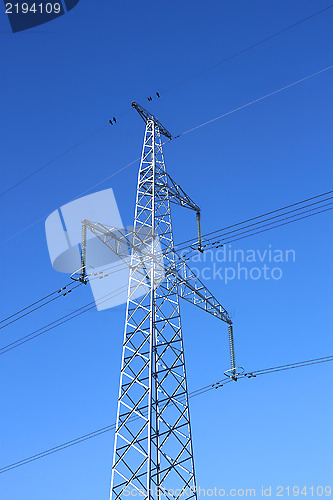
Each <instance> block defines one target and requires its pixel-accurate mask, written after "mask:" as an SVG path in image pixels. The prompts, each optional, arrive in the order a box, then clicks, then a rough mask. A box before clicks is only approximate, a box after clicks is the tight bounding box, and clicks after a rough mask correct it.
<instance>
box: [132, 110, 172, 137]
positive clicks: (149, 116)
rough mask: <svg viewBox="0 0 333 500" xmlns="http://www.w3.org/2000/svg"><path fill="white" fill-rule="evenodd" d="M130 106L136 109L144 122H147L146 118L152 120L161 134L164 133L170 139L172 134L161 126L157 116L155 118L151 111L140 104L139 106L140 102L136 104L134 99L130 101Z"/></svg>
mask: <svg viewBox="0 0 333 500" xmlns="http://www.w3.org/2000/svg"><path fill="white" fill-rule="evenodd" d="M132 108H134V109H136V110H137V112H138V113H139V115H140V116H141V118H142V119H143V121H144V122H145V123H147V121H148V120H152V121H153V122H154V124H155V125H156V126H157V127H158V128H159V131H160V133H161V134H162V135H164V136H165V137H167V138H168V139H172V135H171V134H170V132H168V131H167V129H166V128H165V127H163V125H162V123H161V122H160V121H159V120H158V119H157V118H155V116H154V115H153V114H152V113H149V111H147V110H146V109H144V108H143V107H142V106H140V104H138V103H137V102H135V101H133V102H132Z"/></svg>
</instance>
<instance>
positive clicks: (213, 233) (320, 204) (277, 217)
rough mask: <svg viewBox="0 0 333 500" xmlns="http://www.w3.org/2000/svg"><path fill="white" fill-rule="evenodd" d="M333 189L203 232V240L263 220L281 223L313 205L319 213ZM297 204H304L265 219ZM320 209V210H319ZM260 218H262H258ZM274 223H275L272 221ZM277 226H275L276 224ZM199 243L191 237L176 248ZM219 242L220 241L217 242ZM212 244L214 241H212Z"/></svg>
mask: <svg viewBox="0 0 333 500" xmlns="http://www.w3.org/2000/svg"><path fill="white" fill-rule="evenodd" d="M332 193H333V191H327V192H326V193H322V194H319V195H316V196H312V197H311V198H307V199H305V200H302V201H298V202H296V203H292V204H290V205H286V206H284V207H281V208H278V209H275V210H272V211H270V212H266V213H264V214H261V215H257V216H255V217H251V218H250V219H245V220H243V221H241V222H237V223H235V224H231V225H230V226H225V227H223V228H221V229H216V230H214V231H211V232H209V233H206V234H203V235H202V241H203V242H205V243H206V244H207V243H209V242H211V241H212V240H215V239H216V238H220V237H222V236H225V235H228V234H232V233H238V232H239V233H240V232H241V231H243V230H244V229H247V228H249V227H253V226H259V227H264V225H263V226H261V224H262V223H263V222H267V221H271V220H274V219H275V222H274V224H275V223H276V224H277V223H279V222H280V221H281V220H285V219H283V217H284V216H285V215H289V214H291V213H293V214H294V215H293V216H292V217H295V218H296V217H297V216H298V215H300V214H303V213H306V212H307V211H304V212H301V211H302V210H304V209H305V208H309V207H312V206H314V205H318V206H316V207H315V208H313V209H310V210H318V212H316V213H314V214H312V215H316V214H317V213H321V212H322V210H321V208H322V207H326V206H330V205H331V204H332V202H330V201H329V200H332V199H333V196H328V197H326V198H323V197H324V196H327V195H328V194H332ZM318 198H322V199H321V200H319V201H316V202H314V203H307V204H306V202H308V201H312V200H315V199H318ZM324 201H329V203H327V204H324V203H323V202H324ZM297 205H302V206H300V207H298V208H293V210H288V211H284V212H283V213H280V214H279V215H275V216H273V217H269V218H266V219H263V217H266V216H267V215H272V214H276V213H278V212H282V211H283V210H286V209H287V208H292V207H296V206H297ZM310 210H309V211H310ZM319 210H320V211H319ZM328 210H329V209H328ZM323 211H326V210H323ZM302 218H303V217H301V218H300V219H302ZM258 219H261V220H258ZM300 219H295V221H296V220H300ZM255 220H257V221H258V222H255V223H252V224H247V225H244V224H246V223H247V222H252V221H255ZM291 222H294V220H292V221H291ZM272 224H273V223H272ZM238 226H242V227H238ZM237 227H238V229H235V230H233V231H227V232H226V230H227V229H232V228H237ZM274 227H275V226H274ZM276 227H279V226H276ZM254 229H258V227H255V228H254ZM272 229H273V228H272ZM196 243H197V239H196V238H191V239H188V240H185V241H182V242H181V243H178V244H177V245H176V246H175V247H176V250H177V251H181V250H183V249H186V248H189V247H192V246H194V245H195V244H196ZM216 243H218V242H216ZM210 244H212V243H210ZM203 247H205V245H203Z"/></svg>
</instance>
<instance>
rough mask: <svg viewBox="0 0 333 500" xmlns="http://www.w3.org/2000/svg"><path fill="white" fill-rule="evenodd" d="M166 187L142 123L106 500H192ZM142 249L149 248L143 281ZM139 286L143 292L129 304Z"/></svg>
mask: <svg viewBox="0 0 333 500" xmlns="http://www.w3.org/2000/svg"><path fill="white" fill-rule="evenodd" d="M167 185H168V178H167V174H166V171H165V164H164V158H163V152H162V144H161V138H160V133H159V129H158V127H157V126H156V124H155V122H154V121H153V120H148V121H147V126H146V133H145V139H144V146H143V152H142V158H141V164H140V171H139V178H138V188H137V200H136V212H135V221H134V231H133V242H132V247H131V248H132V253H131V264H130V265H131V270H130V283H129V294H128V302H127V313H126V325H125V334H124V346H123V359H122V367H121V380H120V392H119V401H118V415H117V428H116V439H115V449H114V459H113V469H112V486H111V498H112V499H120V498H124V497H125V495H126V493H127V492H126V493H124V492H125V490H126V489H127V490H130V491H131V490H133V489H134V490H136V492H137V494H138V495H139V493H140V495H142V496H141V498H146V499H149V500H150V499H159V498H161V497H162V495H163V497H164V498H196V493H195V475H194V464H193V451H192V440H191V429H190V415H189V407H188V397H187V385H186V374H185V361H184V351H183V340H182V331H181V322H180V311H179V296H178V283H177V278H176V277H169V278H168V280H167V281H166V279H165V271H164V269H168V268H169V267H173V266H174V265H175V256H174V253H173V252H172V251H171V250H172V249H173V235H172V225H171V213H170V200H169V193H168V188H167ZM156 236H158V238H157V237H156ZM120 239H121V238H120ZM143 243H144V245H145V247H146V248H149V247H150V248H151V251H150V253H147V254H146V258H145V269H146V273H145V275H143V273H142V265H141V264H142V244H143ZM147 256H148V257H150V259H149V258H148V259H147ZM147 261H148V262H147ZM162 264H163V265H162ZM143 282H145V284H146V290H147V291H146V293H145V294H144V295H143V296H142V297H140V298H139V299H138V298H135V291H136V290H137V288H138V287H140V286H142V284H143ZM147 283H148V286H147Z"/></svg>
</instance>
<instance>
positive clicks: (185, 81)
mask: <svg viewBox="0 0 333 500" xmlns="http://www.w3.org/2000/svg"><path fill="white" fill-rule="evenodd" d="M332 7H333V4H330V5H328V6H327V7H325V8H324V9H321V10H319V11H317V12H314V13H313V14H311V15H310V16H307V17H304V18H303V19H300V20H299V21H297V22H296V23H293V24H290V25H289V26H287V27H285V28H283V29H282V30H279V31H277V32H275V33H273V34H272V35H269V36H268V37H265V38H263V39H262V40H259V41H258V42H256V43H254V44H252V45H249V46H248V47H245V48H244V49H242V50H240V51H238V52H235V53H234V54H232V55H230V56H228V57H226V58H224V59H222V60H220V61H218V62H216V63H215V64H213V65H211V66H208V67H207V68H205V69H203V70H201V71H199V72H197V73H194V74H192V75H190V76H188V77H187V78H185V79H184V80H181V81H179V82H177V83H175V84H173V85H172V86H170V87H168V88H167V89H165V90H163V91H160V92H159V93H158V94H159V95H158V97H160V95H162V94H166V93H167V92H170V91H171V90H173V89H175V88H177V87H179V86H181V85H184V84H185V83H187V82H188V81H190V80H193V79H194V78H197V77H198V76H200V75H202V74H204V73H207V72H208V71H211V70H212V69H215V68H216V67H218V66H220V65H222V64H224V63H226V62H228V61H231V60H232V59H235V58H236V57H238V56H240V55H242V54H245V53H246V52H248V51H250V50H253V49H254V48H256V47H258V46H259V45H262V44H263V43H265V42H268V41H269V40H271V39H273V38H275V37H277V36H279V35H281V34H283V33H285V32H287V31H289V30H291V29H293V28H295V27H297V26H299V25H300V24H302V23H304V22H306V21H309V20H310V19H312V18H314V17H315V16H318V15H319V14H322V13H324V12H326V11H328V10H329V9H331V8H332ZM127 112H128V109H127V110H126V111H124V112H122V113H121V114H120V115H119V117H120V116H123V115H124V114H126V113H127ZM108 126H109V123H107V124H104V125H103V126H102V127H99V128H97V129H96V130H94V131H93V132H91V133H90V134H89V135H87V136H85V137H84V138H82V139H81V140H79V141H78V142H76V143H75V144H73V145H72V146H70V147H69V148H67V149H66V150H65V151H63V152H62V153H60V154H59V155H57V156H55V157H54V158H53V159H52V160H49V161H48V162H46V163H44V164H43V165H42V166H40V167H39V168H37V169H36V170H34V171H33V172H31V173H30V174H28V175H26V176H25V177H23V178H22V179H20V180H19V181H18V182H16V183H15V184H13V185H12V186H10V187H9V188H7V189H5V190H4V191H2V192H1V193H0V197H2V196H4V195H5V194H7V193H9V192H10V191H12V190H13V189H15V188H16V187H18V186H19V185H21V184H22V183H24V182H25V181H27V180H28V179H30V178H31V177H33V176H34V175H36V174H37V173H39V172H40V171H42V170H44V169H45V168H46V167H48V166H49V165H51V164H52V163H54V162H55V161H57V160H58V159H59V158H62V157H63V156H65V155H66V154H67V153H69V152H70V151H72V150H73V149H75V148H77V147H78V146H80V145H81V144H83V143H84V142H86V141H87V140H89V139H90V138H91V137H93V136H95V135H96V134H98V133H99V132H101V131H102V130H104V129H105V128H106V127H108ZM102 182H103V181H102ZM99 184H100V183H98V184H97V185H99ZM90 189H93V188H90Z"/></svg>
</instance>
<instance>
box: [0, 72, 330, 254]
mask: <svg viewBox="0 0 333 500" xmlns="http://www.w3.org/2000/svg"><path fill="white" fill-rule="evenodd" d="M331 68H333V65H332V66H327V67H326V68H324V69H322V70H320V71H317V72H316V73H312V74H311V75H308V76H306V77H304V78H302V79H300V80H297V81H296V82H293V83H291V84H289V85H286V86H284V87H281V88H280V89H277V90H275V91H273V92H270V93H269V94H266V95H264V96H262V97H259V98H258V99H255V100H254V101H250V102H248V103H246V104H244V105H242V106H239V107H237V108H234V109H232V110H231V111H228V112H227V113H224V114H223V115H220V116H218V117H216V118H213V119H212V120H208V121H206V122H204V123H201V124H200V125H197V126H196V127H193V128H191V129H189V130H186V131H184V132H182V133H181V134H179V135H178V136H176V137H175V138H174V139H178V138H181V137H183V136H184V135H186V134H188V133H190V132H193V131H195V130H197V129H199V128H201V127H204V126H206V125H208V124H209V123H212V122H215V121H217V120H220V119H221V118H224V117H226V116H228V115H230V114H232V113H235V112H236V111H240V110H241V109H244V108H246V107H248V106H250V105H252V104H254V103H257V102H259V101H261V100H263V99H266V98H267V97H270V96H272V95H274V94H277V93H279V92H282V91H283V90H286V89H288V88H290V87H292V86H294V85H297V84H298V83H301V82H303V81H305V80H308V79H310V78H313V77H314V76H317V75H319V74H321V73H323V72H325V71H327V70H329V69H331ZM169 142H170V141H169ZM137 161H138V159H135V160H133V161H132V162H130V163H128V164H127V165H125V166H123V167H121V168H120V169H119V170H117V171H116V172H114V173H112V174H111V175H108V176H107V177H105V178H104V179H102V180H101V181H99V182H98V183H97V184H94V185H93V186H91V187H90V188H89V189H87V190H85V191H83V192H82V193H80V194H79V195H77V197H76V198H78V197H80V196H82V195H84V194H86V193H88V192H89V191H91V190H92V189H94V188H95V187H97V186H99V185H101V184H103V183H104V182H106V181H107V180H109V179H110V178H112V177H114V176H115V175H117V174H118V173H120V172H122V171H124V170H126V169H127V168H129V167H130V166H131V165H134V164H135V163H136V162H137ZM47 215H48V214H46V215H45V216H43V217H41V218H39V219H37V220H36V221H35V222H33V223H32V224H29V225H28V226H26V227H24V228H23V229H21V230H20V231H18V232H17V233H15V234H13V235H12V236H10V237H9V238H7V239H6V240H3V241H2V242H0V246H2V245H4V244H5V243H7V242H8V241H11V240H12V239H13V238H15V237H16V236H19V235H20V234H22V233H23V232H24V231H27V230H28V229H30V228H32V227H34V226H35V225H36V224H38V223H39V222H41V221H43V220H44V219H45V217H47Z"/></svg>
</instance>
